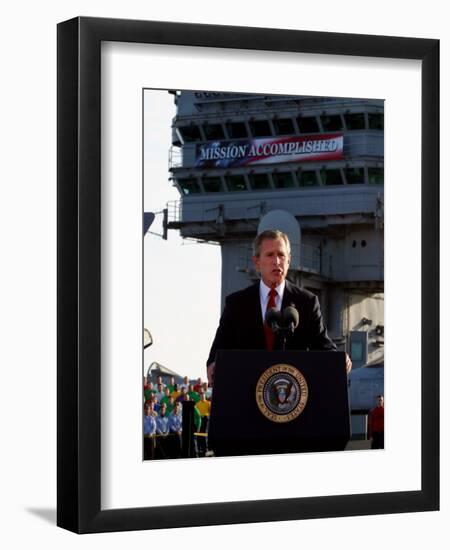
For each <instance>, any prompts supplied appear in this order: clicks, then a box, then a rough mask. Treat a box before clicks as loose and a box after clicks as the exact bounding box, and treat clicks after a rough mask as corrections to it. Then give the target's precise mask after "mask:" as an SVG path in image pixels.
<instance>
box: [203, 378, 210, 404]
mask: <svg viewBox="0 0 450 550" xmlns="http://www.w3.org/2000/svg"><path fill="white" fill-rule="evenodd" d="M202 388H203V391H204V392H205V397H206V399H207V400H208V401H211V396H212V387H211V386H208V382H203V384H202Z"/></svg>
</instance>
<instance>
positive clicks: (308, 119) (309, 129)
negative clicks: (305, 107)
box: [297, 116, 320, 134]
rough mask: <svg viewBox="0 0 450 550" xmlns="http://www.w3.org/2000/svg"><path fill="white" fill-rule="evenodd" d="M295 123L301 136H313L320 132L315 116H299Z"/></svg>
mask: <svg viewBox="0 0 450 550" xmlns="http://www.w3.org/2000/svg"><path fill="white" fill-rule="evenodd" d="M297 122H298V127H299V128H300V133H301V134H314V133H317V132H319V131H320V128H319V125H318V124H317V119H316V117H315V116H299V117H298V118H297Z"/></svg>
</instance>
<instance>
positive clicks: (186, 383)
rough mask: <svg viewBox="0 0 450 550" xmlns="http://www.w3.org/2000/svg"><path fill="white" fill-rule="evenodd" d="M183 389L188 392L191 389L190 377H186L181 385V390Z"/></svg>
mask: <svg viewBox="0 0 450 550" xmlns="http://www.w3.org/2000/svg"><path fill="white" fill-rule="evenodd" d="M183 388H186V390H188V389H189V377H188V376H185V377H184V378H183V382H182V383H181V384H180V390H182V389H183Z"/></svg>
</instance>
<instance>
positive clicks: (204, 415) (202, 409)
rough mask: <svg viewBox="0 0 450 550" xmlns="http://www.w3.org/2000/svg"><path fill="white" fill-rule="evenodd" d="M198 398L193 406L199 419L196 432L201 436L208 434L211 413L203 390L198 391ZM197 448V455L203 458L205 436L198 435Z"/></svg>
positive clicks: (206, 444) (205, 445) (205, 443)
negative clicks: (199, 423)
mask: <svg viewBox="0 0 450 550" xmlns="http://www.w3.org/2000/svg"><path fill="white" fill-rule="evenodd" d="M199 396H200V400H199V401H198V402H197V403H196V405H195V408H196V409H197V410H198V412H199V413H200V417H201V425H200V429H199V430H198V431H199V432H200V433H202V434H206V433H208V423H209V415H210V413H211V403H210V402H209V401H207V399H206V395H205V391H204V390H203V388H201V389H200V393H199ZM197 447H198V455H199V456H205V455H206V451H207V450H208V441H207V437H206V436H204V435H199V436H198V437H197Z"/></svg>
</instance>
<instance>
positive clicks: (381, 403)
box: [377, 395, 384, 407]
mask: <svg viewBox="0 0 450 550" xmlns="http://www.w3.org/2000/svg"><path fill="white" fill-rule="evenodd" d="M377 407H384V397H383V396H382V395H377Z"/></svg>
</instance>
